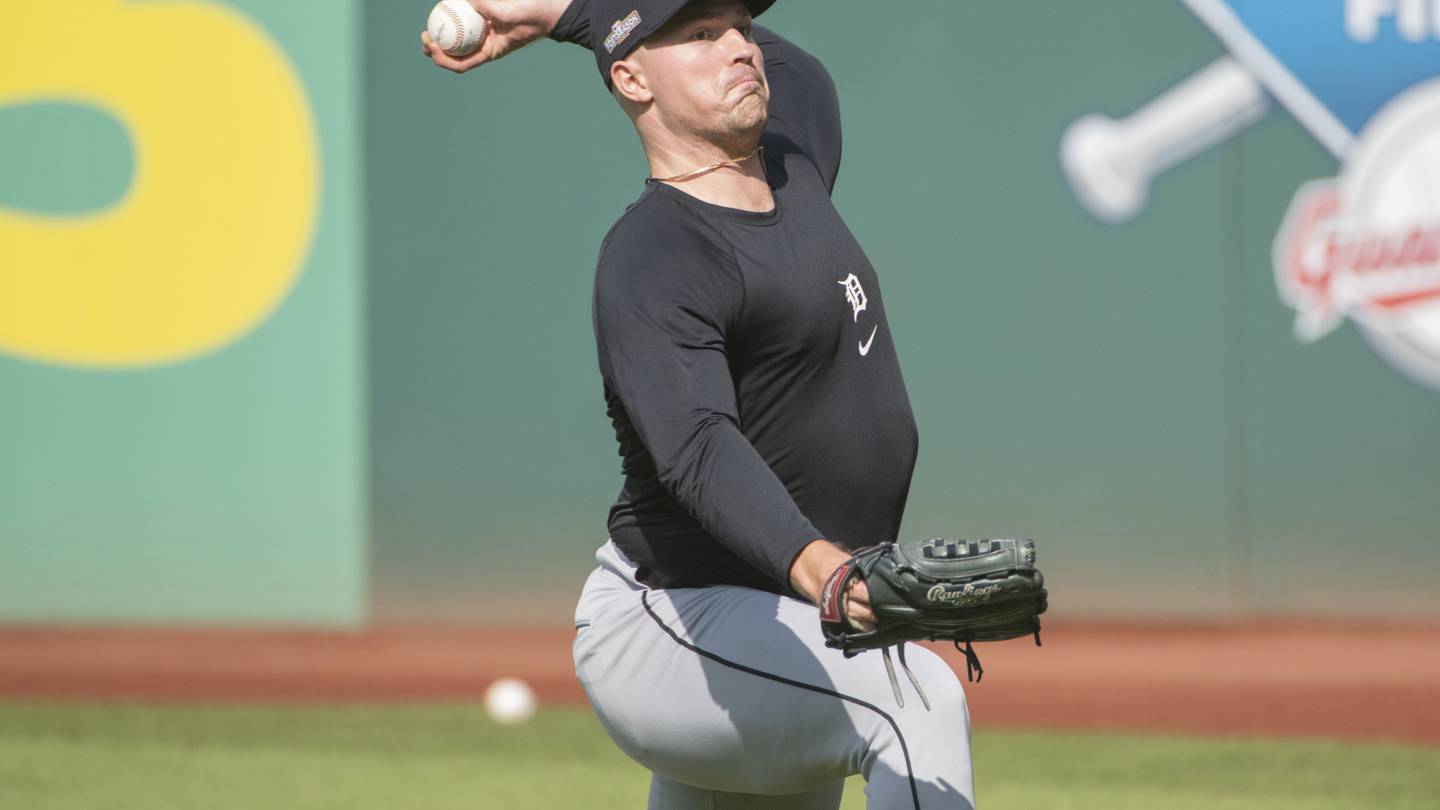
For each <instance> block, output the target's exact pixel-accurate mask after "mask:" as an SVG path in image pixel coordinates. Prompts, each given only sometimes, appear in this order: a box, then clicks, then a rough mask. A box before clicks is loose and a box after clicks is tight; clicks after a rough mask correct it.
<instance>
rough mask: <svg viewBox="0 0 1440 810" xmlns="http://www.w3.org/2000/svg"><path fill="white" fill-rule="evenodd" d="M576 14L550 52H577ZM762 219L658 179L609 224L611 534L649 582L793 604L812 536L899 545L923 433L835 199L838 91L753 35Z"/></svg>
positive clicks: (600, 284) (875, 287) (598, 293)
mask: <svg viewBox="0 0 1440 810" xmlns="http://www.w3.org/2000/svg"><path fill="white" fill-rule="evenodd" d="M586 6H588V0H576V2H575V3H574V4H573V5H572V6H571V8H570V9H569V10H568V11H567V12H566V14H565V16H564V18H562V20H561V22H560V25H559V26H558V27H557V28H556V31H555V32H554V33H552V35H551V36H552V37H554V38H556V39H560V40H563V41H571V42H578V43H579V44H583V45H586V46H587V47H588V45H589V30H590V25H589V23H590V21H589V19H588V18H589V14H588V9H587V8H586ZM754 31H755V41H756V43H757V44H758V45H759V47H760V50H761V52H762V54H763V55H764V59H765V72H766V76H767V78H768V80H769V84H770V93H771V95H770V105H769V121H768V123H767V125H766V128H765V131H764V134H763V135H762V136H761V139H760V143H761V146H762V147H763V153H762V154H763V159H764V166H765V172H766V176H767V178H768V180H769V183H770V186H771V188H772V191H773V195H774V198H775V208H774V209H773V210H771V211H769V212H752V211H744V210H741V209H735V208H727V207H723V206H718V205H713V204H711V203H707V202H704V201H702V200H699V199H698V198H695V197H692V196H690V195H689V194H686V193H685V192H683V191H681V190H680V189H678V188H675V187H673V186H670V185H667V184H664V183H659V182H651V183H648V184H647V185H646V187H645V190H644V192H643V193H642V194H641V195H640V198H639V199H638V200H636V201H635V202H634V203H633V204H632V205H630V206H629V207H628V208H627V209H626V211H625V213H624V215H623V216H621V217H620V219H619V220H618V221H617V222H616V223H615V225H614V226H613V227H612V228H611V230H610V232H609V234H608V235H607V236H606V237H605V240H604V243H603V244H602V246H601V249H600V259H599V263H598V266H597V269H596V274H595V292H594V309H593V314H594V327H595V341H596V347H597V349H598V353H599V361H600V372H601V376H602V378H603V380H604V394H605V403H606V407H607V410H608V413H609V416H610V419H611V421H612V422H613V424H614V426H615V435H616V438H617V439H618V441H619V444H620V456H621V458H622V463H621V470H622V472H623V473H624V475H625V483H624V486H623V488H622V489H621V490H620V495H619V497H618V498H617V500H616V502H615V505H614V506H613V507H612V508H611V509H610V516H609V532H610V537H611V539H612V540H613V541H614V542H615V544H616V545H618V546H619V547H620V549H621V550H622V551H623V552H624V553H625V554H626V556H628V557H629V558H630V559H631V560H632V561H634V562H635V563H636V564H637V566H639V569H640V570H639V573H638V577H639V579H640V580H641V581H642V582H644V583H646V584H648V585H650V586H652V587H688V586H702V585H711V584H732V585H744V586H749V587H753V588H759V589H763V590H769V591H775V592H786V591H788V590H789V583H788V572H789V568H790V564H791V562H792V561H793V560H794V558H795V556H796V554H797V553H798V552H799V551H800V550H801V549H802V548H804V546H805V545H807V544H808V543H810V542H811V541H813V540H815V539H818V538H822V537H823V538H827V539H829V540H831V541H834V542H836V543H839V544H841V545H843V546H847V547H851V548H855V547H859V546H862V545H868V544H871V543H875V542H880V541H884V540H893V539H894V538H895V535H896V532H897V531H898V529H899V525H900V519H901V516H902V514H903V513H904V509H905V499H906V495H907V493H908V491H909V487H910V478H911V473H912V471H913V470H914V466H915V456H916V450H917V441H918V440H917V434H916V430H915V421H914V417H913V415H912V413H911V410H910V401H909V398H908V396H907V394H906V392H905V384H904V380H903V379H902V377H901V373H900V364H899V360H898V359H897V357H896V354H895V348H894V345H893V343H892V341H891V336H890V329H889V327H888V325H887V324H886V320H885V308H884V304H883V302H882V300H881V296H880V286H879V283H878V281H877V279H876V276H875V271H874V268H872V267H871V265H870V262H869V260H868V259H866V257H865V254H864V252H863V251H862V250H861V249H860V246H859V244H858V243H856V241H855V239H854V237H853V236H852V235H851V234H850V231H849V229H848V228H846V227H845V223H844V222H842V221H841V219H840V215H839V213H838V212H836V210H835V207H834V205H833V204H832V203H831V201H830V191H831V189H832V187H833V186H834V183H835V177H836V173H837V171H838V170H839V166H840V112H839V104H838V101H837V98H836V94H835V87H834V84H833V82H832V81H831V80H830V77H829V75H828V74H827V73H826V72H825V69H824V67H823V66H821V64H820V63H819V62H818V61H817V60H816V59H815V58H814V57H812V56H811V55H810V54H808V53H806V52H805V51H803V50H801V49H800V48H798V47H796V46H795V45H793V44H792V43H790V42H788V41H786V40H784V39H782V38H780V37H779V36H776V35H775V34H774V33H773V32H771V31H768V30H766V29H764V28H761V27H756V28H755V29H754Z"/></svg>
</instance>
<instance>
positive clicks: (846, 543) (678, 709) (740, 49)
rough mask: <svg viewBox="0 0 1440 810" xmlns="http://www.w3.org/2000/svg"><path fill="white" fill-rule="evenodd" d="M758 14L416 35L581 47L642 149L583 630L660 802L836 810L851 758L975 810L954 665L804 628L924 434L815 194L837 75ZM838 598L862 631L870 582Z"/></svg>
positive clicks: (602, 267)
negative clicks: (895, 656)
mask: <svg viewBox="0 0 1440 810" xmlns="http://www.w3.org/2000/svg"><path fill="white" fill-rule="evenodd" d="M773 1H774V0H743V2H742V1H741V0H694V1H693V2H686V0H574V2H569V1H568V0H510V2H505V0H472V3H473V5H474V6H475V8H476V10H477V11H479V12H480V13H481V14H483V15H484V16H485V17H487V18H488V19H489V20H490V22H491V25H492V28H491V32H490V33H489V35H488V36H487V39H486V41H485V42H484V43H483V45H482V47H481V48H480V50H479V51H478V52H476V53H475V54H473V55H472V56H470V57H467V58H465V59H454V58H452V57H449V56H447V55H445V54H443V53H442V52H441V51H440V49H439V48H438V47H432V46H431V43H430V42H429V39H428V37H424V36H423V35H422V43H423V44H424V47H425V49H426V52H427V54H428V55H430V56H431V58H432V59H433V60H434V61H435V62H436V64H438V65H440V66H442V67H445V68H447V69H450V70H453V71H457V72H459V71H465V70H469V69H470V68H473V67H475V66H477V65H480V64H483V63H485V62H488V61H490V60H492V59H496V58H499V57H501V56H504V55H505V54H506V53H509V52H510V51H513V50H514V49H516V48H518V47H520V46H522V45H524V44H526V43H528V42H530V41H533V40H536V39H539V38H540V37H542V36H545V35H548V36H550V37H551V38H553V39H556V40H560V41H564V42H573V43H577V44H580V45H584V46H585V47H587V48H590V49H591V50H592V51H593V52H594V54H595V60H596V64H597V65H598V67H599V70H600V76H601V78H602V80H603V81H604V86H605V88H606V90H607V91H608V92H609V93H611V94H612V95H613V96H614V98H615V100H616V101H617V103H619V105H620V107H621V108H622V109H623V110H624V111H625V113H626V114H627V115H628V116H629V117H630V119H631V121H632V122H633V124H634V126H635V129H636V132H637V133H638V135H639V137H640V141H641V144H642V145H643V147H644V150H645V155H646V157H647V159H648V161H649V172H650V176H649V177H646V178H643V180H644V190H643V191H642V192H641V194H640V196H639V199H637V200H636V201H635V202H634V203H633V204H631V205H630V206H629V207H628V208H627V209H626V211H625V212H624V214H623V215H621V216H620V218H619V220H618V221H617V222H616V223H615V225H614V227H613V228H611V230H610V232H609V233H608V234H607V235H606V237H605V239H604V242H603V244H602V245H601V248H600V257H599V262H598V267H597V270H596V274H595V288H594V309H593V314H594V329H595V339H596V346H597V349H598V353H599V364H600V372H601V376H602V378H603V380H604V396H605V403H606V406H607V409H608V412H609V416H610V418H611V420H612V422H613V424H614V427H615V434H616V438H617V440H618V442H619V449H620V456H621V459H622V462H621V469H622V472H623V474H624V478H625V480H624V485H623V487H622V488H621V490H620V494H619V497H618V499H617V500H616V502H615V504H614V506H613V507H612V508H611V509H610V515H609V523H608V528H609V540H608V542H606V543H605V544H604V545H603V546H601V548H600V549H599V551H598V552H597V554H596V559H597V561H598V563H599V567H598V568H597V569H596V570H595V571H594V573H593V574H591V576H590V577H589V579H588V581H587V582H586V583H585V587H584V590H583V592H582V594H581V597H580V601H579V604H578V606H577V609H576V617H575V625H576V638H575V645H574V657H575V669H576V673H577V674H578V676H579V679H580V681H581V683H582V684H583V685H584V688H585V692H586V694H587V695H588V696H589V699H590V702H591V704H592V705H593V707H594V709H595V712H596V714H597V715H598V716H599V719H600V722H601V723H602V724H603V726H604V727H605V730H606V731H607V732H608V733H609V735H610V736H611V738H612V739H613V740H614V741H615V743H616V744H617V745H619V746H620V748H621V749H623V750H624V751H625V752H626V753H627V754H628V755H629V756H631V757H632V758H634V759H635V760H636V761H637V762H639V763H641V764H642V765H644V766H645V767H646V768H648V769H650V771H651V772H652V774H653V776H652V781H651V787H650V800H649V806H650V807H651V808H656V809H658V808H664V809H665V810H685V809H688V808H696V809H697V810H698V808H804V809H809V808H815V809H816V810H819V808H826V809H827V810H834V808H836V807H838V806H839V802H840V797H841V791H842V788H843V784H844V780H845V778H846V777H847V776H849V775H851V774H855V773H861V774H864V777H865V780H866V795H867V797H868V801H869V807H871V808H885V809H887V810H888V809H889V808H926V810H932V809H933V808H972V807H973V806H974V790H973V783H972V777H971V765H970V739H969V738H970V723H969V715H968V712H967V709H966V703H965V694H964V691H963V689H962V687H961V685H960V682H959V680H958V679H957V678H956V676H955V675H954V673H952V672H951V670H950V668H949V667H948V666H947V665H946V664H945V663H944V662H943V661H942V660H941V659H940V658H939V657H938V656H936V655H934V654H933V653H931V652H929V651H928V650H925V649H922V648H918V647H916V648H912V649H910V650H909V651H908V660H907V659H906V657H905V655H904V650H905V648H904V647H903V645H902V646H901V648H900V649H901V651H902V659H901V661H902V668H903V669H904V671H905V672H906V673H907V677H906V678H904V679H899V680H897V679H895V678H894V670H893V669H891V668H889V667H887V666H885V665H884V664H883V663H882V659H881V657H880V656H879V655H877V654H875V653H869V654H862V655H858V656H855V657H846V656H844V655H842V654H841V652H839V651H838V650H834V649H830V648H829V647H827V646H826V644H825V638H824V635H823V634H822V631H821V626H820V622H819V621H818V616H817V610H816V605H817V603H818V602H819V600H820V594H821V588H822V586H823V585H824V583H825V582H826V580H827V578H828V577H829V576H830V575H831V573H832V572H834V571H836V570H837V567H839V566H840V565H841V564H842V563H844V562H845V561H846V560H847V559H849V557H850V552H849V550H850V549H854V548H858V547H861V546H867V545H870V544H873V543H875V542H877V541H882V540H892V539H894V538H895V536H896V532H897V530H898V528H899V525H900V519H901V515H902V513H903V511H904V507H905V498H906V494H907V492H908V490H909V487H910V478H911V473H912V470H913V468H914V464H915V455H916V449H917V433H916V429H915V421H914V418H913V415H912V413H911V409H910V402H909V399H908V397H907V395H906V391H905V383H904V380H903V379H902V377H901V373H900V363H899V360H898V358H897V356H896V351H895V346H894V344H893V342H892V340H891V333H890V328H889V326H888V324H887V322H886V316H885V304H884V300H883V298H882V297H881V294H880V285H879V281H878V279H877V276H876V273H875V269H874V268H873V267H871V265H870V262H869V261H868V260H867V259H866V257H865V253H864V252H863V251H862V250H861V248H860V246H859V244H857V243H856V241H855V238H854V237H853V236H852V235H851V233H850V231H849V229H848V228H847V227H846V226H845V223H844V222H843V221H842V220H841V218H840V215H839V213H838V212H837V211H836V210H835V207H834V205H833V204H832V203H831V200H830V193H831V190H832V188H833V187H834V184H835V179H836V174H837V173H838V171H839V168H840V112H839V106H838V101H837V98H836V92H835V87H834V84H833V83H832V82H831V80H830V78H829V76H828V74H827V73H826V72H825V69H824V68H823V67H822V66H821V65H820V63H819V62H818V61H817V60H816V59H815V58H814V57H813V56H811V55H810V54H808V53H806V52H805V51H803V50H801V49H800V48H798V47H796V46H795V45H794V44H792V43H790V42H788V41H786V40H785V39H783V38H781V37H779V36H777V35H776V34H775V33H773V32H771V31H768V30H766V29H764V28H759V27H755V26H754V25H753V23H752V17H754V16H757V15H759V14H760V13H761V12H763V11H765V9H766V8H767V7H769V6H770V5H771V4H772V2H773ZM636 179H637V182H638V181H639V180H641V179H642V178H638V177H637V178H636ZM845 596H846V597H847V598H845V599H844V600H843V605H844V607H843V615H844V616H845V617H846V618H847V619H848V621H849V624H850V625H852V626H853V627H855V628H859V629H862V630H863V629H864V628H866V627H870V626H872V625H873V622H874V621H875V618H874V615H873V613H872V612H871V609H870V604H869V601H868V594H867V592H866V589H865V586H864V583H863V582H861V581H858V580H857V581H855V582H853V583H852V584H850V586H849V589H848V591H847V592H846V594H845ZM887 670H888V672H887Z"/></svg>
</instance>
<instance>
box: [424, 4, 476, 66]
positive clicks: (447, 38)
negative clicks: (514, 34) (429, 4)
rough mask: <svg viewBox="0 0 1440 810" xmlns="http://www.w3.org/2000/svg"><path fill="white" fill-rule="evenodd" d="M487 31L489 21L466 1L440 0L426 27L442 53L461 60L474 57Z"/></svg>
mask: <svg viewBox="0 0 1440 810" xmlns="http://www.w3.org/2000/svg"><path fill="white" fill-rule="evenodd" d="M487 27H488V26H487V25H486V24H485V18H484V17H481V16H480V12H478V11H476V10H475V9H474V8H473V7H472V6H471V5H470V4H469V3H468V2H466V0H440V2H438V3H436V4H435V8H433V9H431V10H430V21H429V23H428V24H427V25H426V26H425V28H426V30H428V31H429V32H430V39H431V40H433V41H434V42H435V44H436V45H439V46H440V50H442V51H444V52H445V53H448V54H450V55H451V56H457V57H458V56H468V55H470V54H472V53H474V52H475V49H476V48H478V47H480V40H482V39H484V38H485V29H486V28H487Z"/></svg>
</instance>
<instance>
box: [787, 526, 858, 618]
mask: <svg viewBox="0 0 1440 810" xmlns="http://www.w3.org/2000/svg"><path fill="white" fill-rule="evenodd" d="M848 559H850V552H848V551H845V550H844V549H842V548H840V547H839V546H837V545H835V544H834V543H832V542H830V541H829V540H825V539H820V540H816V541H814V542H812V543H811V544H810V545H808V546H806V547H805V548H803V549H801V550H800V553H799V554H796V555H795V561H794V562H793V563H791V564H790V587H792V588H794V589H795V592H796V593H799V594H800V595H801V596H804V597H805V598H806V599H809V600H810V601H811V602H817V603H818V602H819V600H820V587H821V586H822V585H824V584H825V580H826V579H828V578H829V576H830V574H831V572H833V571H834V570H835V569H836V568H839V567H840V565H841V563H844V562H845V561H846V560H848Z"/></svg>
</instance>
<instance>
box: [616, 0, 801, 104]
mask: <svg viewBox="0 0 1440 810" xmlns="http://www.w3.org/2000/svg"><path fill="white" fill-rule="evenodd" d="M740 2H741V3H742V4H743V5H744V6H745V7H746V8H748V9H750V16H751V17H759V16H760V13H761V12H763V11H764V10H765V9H767V8H769V7H770V6H771V5H773V4H774V3H775V0H740ZM690 3H691V0H594V2H592V3H591V4H590V38H591V40H592V41H593V43H594V50H595V64H596V66H597V67H599V68H600V78H602V79H604V80H605V87H606V88H607V89H608V88H609V87H610V66H611V65H613V64H615V63H616V62H619V61H621V60H623V59H624V58H625V57H627V56H629V55H630V54H631V53H632V52H633V51H634V50H635V49H636V48H637V47H639V45H640V43H642V42H644V41H645V38H646V37H648V36H650V35H651V34H653V33H655V32H656V31H658V30H660V29H661V28H662V27H664V25H665V23H667V22H669V21H670V18H671V17H674V16H675V15H676V14H677V13H679V11H680V9H682V8H685V7H686V6H688V5H690Z"/></svg>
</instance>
